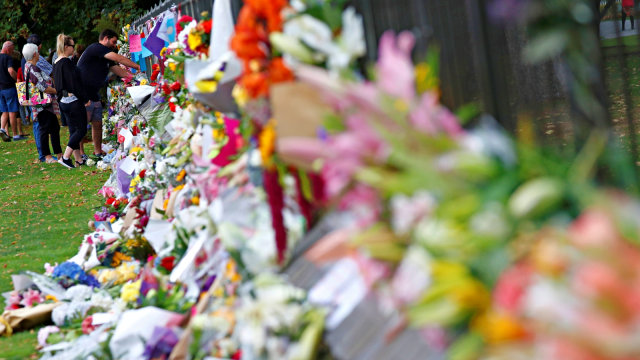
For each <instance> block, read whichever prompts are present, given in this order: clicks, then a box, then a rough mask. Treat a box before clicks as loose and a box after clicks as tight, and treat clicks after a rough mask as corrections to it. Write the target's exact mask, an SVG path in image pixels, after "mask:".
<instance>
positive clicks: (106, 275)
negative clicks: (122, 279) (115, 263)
mask: <svg viewBox="0 0 640 360" xmlns="http://www.w3.org/2000/svg"><path fill="white" fill-rule="evenodd" d="M117 280H118V275H117V274H116V271H115V270H111V269H105V270H102V271H100V274H99V275H98V281H99V282H100V284H107V283H110V282H113V283H115V282H116V281H117Z"/></svg>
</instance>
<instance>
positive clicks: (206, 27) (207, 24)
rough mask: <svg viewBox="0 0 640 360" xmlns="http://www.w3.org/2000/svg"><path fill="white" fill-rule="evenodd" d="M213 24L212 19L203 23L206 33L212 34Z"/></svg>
mask: <svg viewBox="0 0 640 360" xmlns="http://www.w3.org/2000/svg"><path fill="white" fill-rule="evenodd" d="M211 24H212V21H211V19H209V20H207V21H205V22H203V23H202V28H203V29H204V32H205V33H207V34H211Z"/></svg>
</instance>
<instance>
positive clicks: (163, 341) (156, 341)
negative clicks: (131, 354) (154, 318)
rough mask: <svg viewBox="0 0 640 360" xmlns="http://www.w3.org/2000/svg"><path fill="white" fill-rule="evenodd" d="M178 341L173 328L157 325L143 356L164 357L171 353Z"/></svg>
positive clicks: (148, 357) (146, 357)
mask: <svg viewBox="0 0 640 360" xmlns="http://www.w3.org/2000/svg"><path fill="white" fill-rule="evenodd" d="M177 343H178V337H177V336H176V334H175V333H174V332H173V330H171V329H168V328H165V327H160V326H156V327H155V328H154V329H153V333H152V334H151V338H150V339H149V341H148V342H147V346H146V347H145V349H144V353H143V356H144V358H145V359H157V358H164V357H165V356H168V355H169V354H171V351H172V350H173V348H174V346H176V344H177Z"/></svg>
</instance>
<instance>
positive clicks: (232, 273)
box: [225, 260, 242, 282]
mask: <svg viewBox="0 0 640 360" xmlns="http://www.w3.org/2000/svg"><path fill="white" fill-rule="evenodd" d="M225 270H226V271H225V277H226V278H227V279H229V280H230V281H232V282H238V281H240V280H241V279H242V277H240V274H238V272H237V271H236V263H235V261H233V260H230V261H229V262H227V266H226V269H225Z"/></svg>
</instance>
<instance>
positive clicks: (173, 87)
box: [170, 81, 182, 91]
mask: <svg viewBox="0 0 640 360" xmlns="http://www.w3.org/2000/svg"><path fill="white" fill-rule="evenodd" d="M181 87H182V84H180V82H179V81H176V82H174V83H173V84H171V86H170V89H171V90H173V91H179V90H180V88H181Z"/></svg>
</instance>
